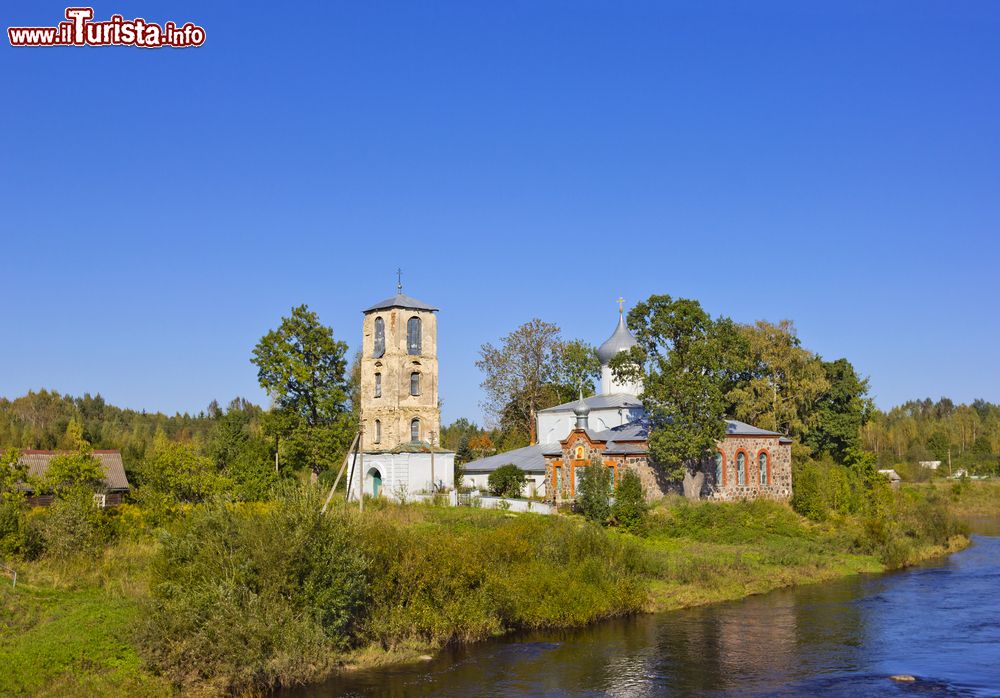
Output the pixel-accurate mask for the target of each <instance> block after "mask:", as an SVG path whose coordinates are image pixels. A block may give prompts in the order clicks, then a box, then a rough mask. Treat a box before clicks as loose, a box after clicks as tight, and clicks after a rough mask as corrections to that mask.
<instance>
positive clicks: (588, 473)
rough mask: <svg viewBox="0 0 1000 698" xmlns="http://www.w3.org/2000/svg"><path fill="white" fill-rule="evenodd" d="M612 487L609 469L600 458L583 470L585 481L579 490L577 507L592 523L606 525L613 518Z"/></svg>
mask: <svg viewBox="0 0 1000 698" xmlns="http://www.w3.org/2000/svg"><path fill="white" fill-rule="evenodd" d="M610 486H611V479H610V477H609V475H608V468H607V467H605V466H604V464H603V463H602V462H601V460H600V458H595V459H594V460H593V461H591V463H590V465H588V466H587V467H586V468H583V480H582V481H581V482H580V486H579V487H578V488H577V495H576V505H577V508H578V509H579V510H580V511H581V512H582V513H583V515H584V516H585V517H587V518H588V519H589V520H590V521H594V522H596V523H599V524H604V523H607V521H608V517H609V516H611V504H610V502H609V497H608V489H609V488H610Z"/></svg>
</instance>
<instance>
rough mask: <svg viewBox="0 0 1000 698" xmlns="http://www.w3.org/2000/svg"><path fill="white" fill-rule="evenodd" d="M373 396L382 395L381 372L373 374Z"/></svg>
mask: <svg viewBox="0 0 1000 698" xmlns="http://www.w3.org/2000/svg"><path fill="white" fill-rule="evenodd" d="M375 397H382V374H381V373H376V374H375Z"/></svg>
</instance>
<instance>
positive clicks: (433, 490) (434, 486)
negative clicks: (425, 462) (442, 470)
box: [431, 431, 437, 494]
mask: <svg viewBox="0 0 1000 698" xmlns="http://www.w3.org/2000/svg"><path fill="white" fill-rule="evenodd" d="M436 491H437V480H435V479H434V432H433V431H432V432H431V494H434V493H435V492H436Z"/></svg>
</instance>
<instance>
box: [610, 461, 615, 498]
mask: <svg viewBox="0 0 1000 698" xmlns="http://www.w3.org/2000/svg"><path fill="white" fill-rule="evenodd" d="M614 491H615V466H613V465H609V466H608V493H609V494H610V493H613V492H614Z"/></svg>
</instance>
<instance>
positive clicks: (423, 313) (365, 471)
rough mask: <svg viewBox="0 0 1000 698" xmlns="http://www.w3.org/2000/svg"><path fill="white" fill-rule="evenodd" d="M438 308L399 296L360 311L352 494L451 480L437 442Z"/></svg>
mask: <svg viewBox="0 0 1000 698" xmlns="http://www.w3.org/2000/svg"><path fill="white" fill-rule="evenodd" d="M437 311H438V309H437V308H435V307H434V306H432V305H430V304H428V303H424V302H423V301H419V300H417V299H416V298H412V297H410V296H407V295H405V294H404V293H403V286H402V282H400V283H398V284H397V286H396V295H394V296H391V297H389V298H386V299H385V300H382V301H379V302H378V303H376V304H374V305H372V306H371V307H369V308H367V309H365V310H364V311H362V315H363V320H362V345H361V346H362V350H361V385H360V392H361V400H360V402H361V425H362V429H361V435H360V446H359V449H358V450H359V455H360V458H359V460H360V464H355V465H354V466H352V469H354V468H356V469H357V470H358V471H359V473H358V474H352V477H351V480H350V482H351V483H352V484H351V489H352V491H353V492H354V495H353V496H355V497H356V496H357V495H358V494H359V491H363V492H364V494H365V495H366V496H370V497H379V496H384V497H387V498H390V499H406V498H407V497H409V496H412V495H417V494H421V493H430V492H432V491H434V490H439V491H443V490H451V489H454V485H455V453H454V452H452V451H442V450H441V449H439V448H437V447H436V444H437V442H438V438H439V437H440V432H441V410H440V408H439V406H438V359H437Z"/></svg>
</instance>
